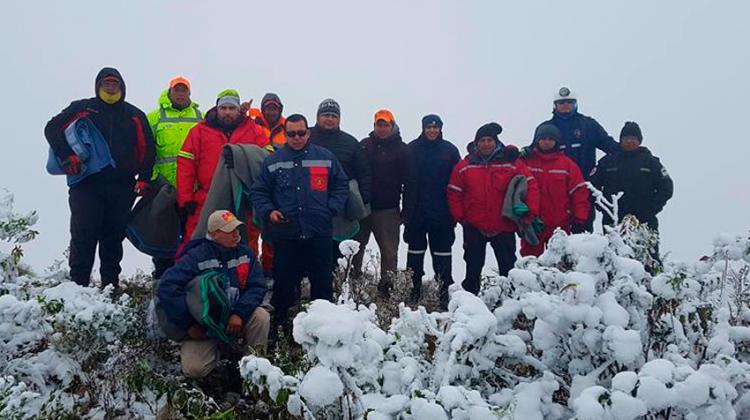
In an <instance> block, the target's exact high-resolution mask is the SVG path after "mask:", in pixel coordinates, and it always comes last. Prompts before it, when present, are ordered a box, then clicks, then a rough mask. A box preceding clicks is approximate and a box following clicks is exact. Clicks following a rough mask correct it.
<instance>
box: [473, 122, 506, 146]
mask: <svg viewBox="0 0 750 420" xmlns="http://www.w3.org/2000/svg"><path fill="white" fill-rule="evenodd" d="M502 132H503V127H501V126H500V124H498V123H496V122H491V123H487V124H485V125H483V126H481V127H479V130H477V134H476V135H475V136H474V141H475V142H476V141H477V140H479V139H481V138H482V137H492V138H494V139H495V142H500V139H499V138H498V136H499V135H500V133H502Z"/></svg>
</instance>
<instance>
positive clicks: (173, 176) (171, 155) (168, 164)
mask: <svg viewBox="0 0 750 420" xmlns="http://www.w3.org/2000/svg"><path fill="white" fill-rule="evenodd" d="M202 119H203V114H202V113H201V111H200V110H199V109H198V104H197V103H195V102H193V103H191V104H190V105H189V106H188V107H187V108H185V109H182V110H180V109H176V108H175V107H174V106H172V101H171V100H170V99H169V91H168V90H165V91H163V92H162V93H161V96H160V97H159V108H158V109H155V110H154V111H151V113H149V114H148V123H149V125H150V126H151V131H152V132H153V133H154V142H155V143H156V162H154V173H153V177H152V179H156V178H157V177H158V176H159V175H161V176H163V177H164V178H165V179H166V180H167V182H169V183H170V184H171V185H173V186H175V185H177V153H178V152H179V151H180V149H181V148H182V145H183V144H184V143H185V139H186V138H187V135H188V133H189V132H190V129H191V128H193V127H195V125H196V124H198V123H199V122H200V121H201V120H202Z"/></svg>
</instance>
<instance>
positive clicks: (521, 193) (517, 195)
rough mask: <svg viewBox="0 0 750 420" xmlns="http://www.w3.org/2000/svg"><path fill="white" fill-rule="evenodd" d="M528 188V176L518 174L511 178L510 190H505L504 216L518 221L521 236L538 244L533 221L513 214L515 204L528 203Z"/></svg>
mask: <svg viewBox="0 0 750 420" xmlns="http://www.w3.org/2000/svg"><path fill="white" fill-rule="evenodd" d="M527 190H528V185H527V184H526V177H525V176H524V175H516V176H514V177H513V179H511V180H510V183H509V184H508V190H507V191H506V192H505V198H504V199H503V216H505V217H507V218H508V219H510V220H512V221H514V222H515V223H516V226H517V227H518V235H519V236H520V237H521V238H523V239H525V240H526V242H528V243H529V244H530V245H538V244H539V238H538V237H537V236H536V233H534V228H533V227H532V226H531V223H526V222H525V221H524V220H523V217H518V216H516V215H515V214H513V206H515V205H516V204H520V203H524V204H526V193H527Z"/></svg>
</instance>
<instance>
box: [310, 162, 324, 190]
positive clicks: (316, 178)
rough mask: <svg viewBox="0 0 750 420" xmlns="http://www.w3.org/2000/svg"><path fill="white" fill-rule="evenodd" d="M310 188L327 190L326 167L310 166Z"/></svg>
mask: <svg viewBox="0 0 750 420" xmlns="http://www.w3.org/2000/svg"><path fill="white" fill-rule="evenodd" d="M309 169H310V189H311V190H312V191H318V192H321V191H327V190H328V168H325V167H321V166H311V167H310V168H309Z"/></svg>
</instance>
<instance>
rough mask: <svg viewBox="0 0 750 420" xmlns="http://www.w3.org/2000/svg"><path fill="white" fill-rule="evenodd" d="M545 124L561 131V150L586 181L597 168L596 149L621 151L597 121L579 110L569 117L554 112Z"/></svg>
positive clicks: (609, 151)
mask: <svg viewBox="0 0 750 420" xmlns="http://www.w3.org/2000/svg"><path fill="white" fill-rule="evenodd" d="M544 123H550V124H553V125H554V126H555V127H557V128H558V129H559V130H560V142H559V143H560V150H562V151H564V152H565V154H566V155H568V157H570V158H571V159H573V162H575V163H576V164H577V165H578V167H579V168H581V173H582V174H583V175H584V177H586V179H588V174H589V172H590V171H591V170H592V169H593V168H594V166H596V149H599V150H601V151H602V152H604V153H607V154H610V153H618V152H619V151H620V146H619V144H617V142H616V141H615V140H614V139H612V137H611V136H610V135H609V134H607V131H606V130H604V128H603V127H602V126H601V125H600V124H599V123H598V122H597V121H596V120H595V119H593V118H591V117H589V116H586V115H583V114H581V113H579V112H578V110H577V109H576V110H574V111H573V112H571V113H569V114H567V115H566V114H560V113H558V112H557V111H553V116H552V119H550V120H548V121H545V122H544ZM544 123H542V124H544ZM532 146H533V145H532Z"/></svg>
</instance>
